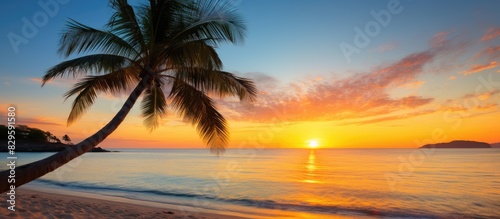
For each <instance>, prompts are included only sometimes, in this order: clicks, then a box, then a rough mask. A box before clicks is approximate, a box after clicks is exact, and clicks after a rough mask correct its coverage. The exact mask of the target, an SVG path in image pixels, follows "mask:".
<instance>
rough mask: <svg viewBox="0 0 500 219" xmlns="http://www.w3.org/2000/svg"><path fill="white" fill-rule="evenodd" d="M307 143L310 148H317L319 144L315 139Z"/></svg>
mask: <svg viewBox="0 0 500 219" xmlns="http://www.w3.org/2000/svg"><path fill="white" fill-rule="evenodd" d="M307 145H308V146H309V147H310V148H317V147H318V146H319V142H318V141H317V140H315V139H311V140H309V141H308V143H307Z"/></svg>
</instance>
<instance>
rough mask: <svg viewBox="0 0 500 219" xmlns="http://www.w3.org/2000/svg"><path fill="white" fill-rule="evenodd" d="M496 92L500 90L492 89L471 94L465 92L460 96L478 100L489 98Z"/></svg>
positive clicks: (499, 92) (498, 92)
mask: <svg viewBox="0 0 500 219" xmlns="http://www.w3.org/2000/svg"><path fill="white" fill-rule="evenodd" d="M497 94H500V90H498V89H497V90H493V91H489V92H485V93H473V94H466V95H464V96H463V97H462V99H469V98H477V99H479V100H487V99H490V98H491V97H492V96H495V95H497Z"/></svg>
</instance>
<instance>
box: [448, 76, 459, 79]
mask: <svg viewBox="0 0 500 219" xmlns="http://www.w3.org/2000/svg"><path fill="white" fill-rule="evenodd" d="M448 79H449V80H455V79H457V76H455V75H452V76H450V77H449V78H448Z"/></svg>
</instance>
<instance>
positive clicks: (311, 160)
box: [304, 150, 318, 183]
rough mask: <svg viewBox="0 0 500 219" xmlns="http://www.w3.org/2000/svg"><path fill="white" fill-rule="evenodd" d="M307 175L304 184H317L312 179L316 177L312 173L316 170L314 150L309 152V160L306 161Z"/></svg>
mask: <svg viewBox="0 0 500 219" xmlns="http://www.w3.org/2000/svg"><path fill="white" fill-rule="evenodd" d="M306 168H307V173H306V176H307V178H306V179H305V180H304V182H306V183H318V181H316V180H315V179H314V178H315V176H316V173H314V171H315V170H316V155H315V154H314V150H311V152H309V158H308V159H307V165H306Z"/></svg>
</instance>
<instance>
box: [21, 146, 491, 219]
mask: <svg viewBox="0 0 500 219" xmlns="http://www.w3.org/2000/svg"><path fill="white" fill-rule="evenodd" d="M121 151H122V152H119V153H89V154H86V155H84V156H83V157H81V158H80V159H78V160H75V161H72V162H71V163H68V164H67V165H66V166H64V167H63V168H62V169H60V170H58V171H56V172H53V173H50V174H48V175H46V176H44V177H43V178H42V179H39V180H37V181H35V182H33V183H30V184H31V185H34V186H42V187H51V188H61V189H70V190H73V191H83V192H89V193H96V194H101V195H107V196H121V197H127V198H131V199H140V200H148V201H154V202H162V203H175V202H182V203H183V204H186V205H191V206H195V207H203V208H215V209H216V208H217V207H216V206H220V204H223V205H226V204H232V205H236V206H247V207H253V208H261V209H280V210H285V211H299V212H316V213H322V214H325V215H354V216H374V217H384V218H500V150H499V149H436V150H430V149H428V150H422V149H317V150H305V149H261V150H229V151H228V152H226V154H225V155H223V156H221V157H217V156H214V155H212V154H210V153H209V152H208V151H207V150H201V149H200V150H130V149H128V150H121ZM48 155H50V153H20V154H19V156H18V157H19V158H18V159H19V160H18V162H19V161H22V162H24V163H27V162H30V161H33V160H36V159H40V158H42V157H46V156H48ZM172 200H174V201H172Z"/></svg>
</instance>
